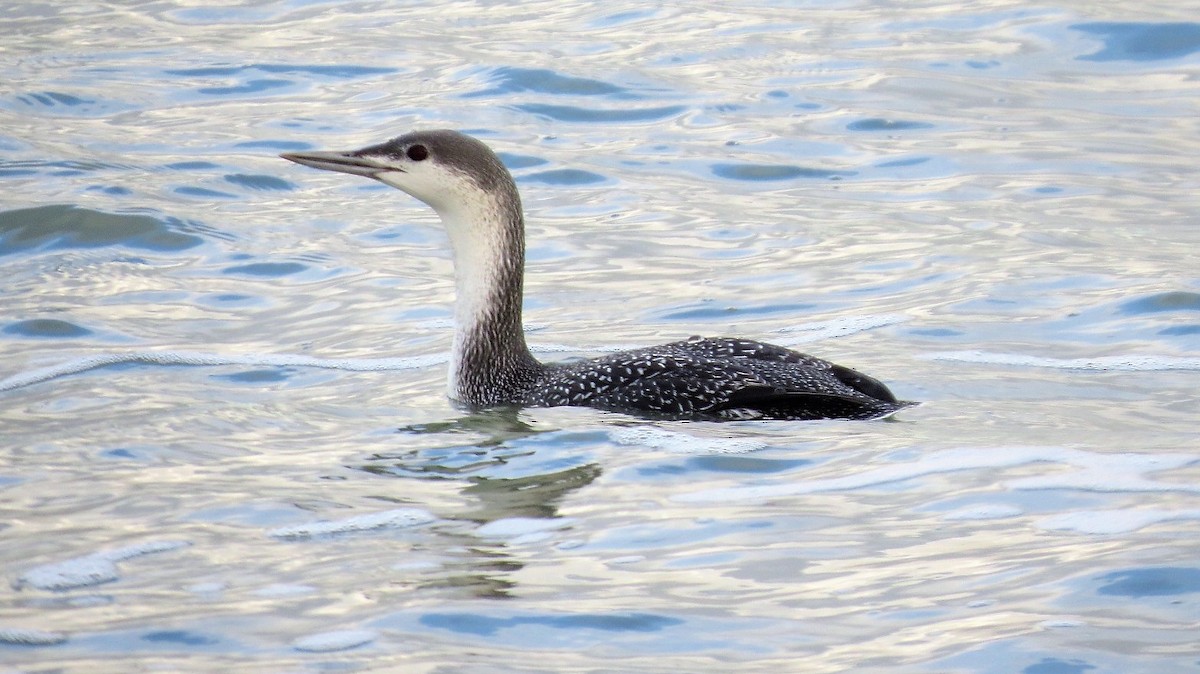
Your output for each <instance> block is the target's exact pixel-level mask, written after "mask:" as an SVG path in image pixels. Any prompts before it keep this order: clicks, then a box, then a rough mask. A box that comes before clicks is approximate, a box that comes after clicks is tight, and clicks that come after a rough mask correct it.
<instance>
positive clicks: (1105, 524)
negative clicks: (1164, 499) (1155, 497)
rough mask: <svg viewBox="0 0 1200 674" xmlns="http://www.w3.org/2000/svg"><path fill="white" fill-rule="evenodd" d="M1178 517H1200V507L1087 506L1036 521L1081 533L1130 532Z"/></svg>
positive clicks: (1061, 529)
mask: <svg viewBox="0 0 1200 674" xmlns="http://www.w3.org/2000/svg"><path fill="white" fill-rule="evenodd" d="M1178 520H1200V510H1196V509H1192V510H1159V509H1157V508H1150V509H1146V510H1085V511H1081V512H1073V513H1064V514H1061V515H1054V516H1053V517H1046V518H1044V519H1042V520H1041V521H1039V522H1038V523H1037V524H1038V526H1039V527H1041V528H1043V529H1050V530H1054V531H1074V532H1076V533H1080V534H1127V533H1130V532H1133V531H1137V530H1138V529H1143V528H1145V527H1148V526H1150V525H1152V524H1161V523H1163V522H1172V521H1178Z"/></svg>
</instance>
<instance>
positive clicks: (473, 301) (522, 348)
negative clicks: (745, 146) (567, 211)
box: [437, 178, 543, 406]
mask: <svg viewBox="0 0 1200 674" xmlns="http://www.w3.org/2000/svg"><path fill="white" fill-rule="evenodd" d="M491 187H492V189H490V190H489V191H488V192H486V193H485V194H484V195H483V197H482V198H481V199H475V200H472V199H464V200H458V201H456V202H455V203H454V204H452V205H449V206H446V207H443V208H439V209H437V210H438V214H439V215H440V216H441V218H442V221H443V223H444V224H445V226H446V231H447V232H448V233H449V236H450V243H451V246H452V247H453V250H454V269H455V289H456V294H457V297H456V300H455V312H454V321H455V329H454V347H453V351H452V355H451V361H450V373H449V384H450V393H451V397H452V398H454V399H456V400H458V401H460V402H464V403H467V404H471V405H479V406H490V405H497V404H501V403H506V402H512V401H513V400H515V399H518V398H519V397H520V396H521V394H522V393H523V392H524V390H526V389H527V388H528V387H529V385H530V384H531V382H532V381H533V380H534V378H535V377H536V376H537V374H538V373H539V372H540V371H541V370H542V368H543V366H542V365H541V364H540V363H538V361H537V360H536V359H535V358H534V357H533V355H532V354H531V353H530V352H529V347H528V346H526V344H525V332H524V330H523V328H522V324H521V305H522V301H523V297H524V289H523V284H524V268H525V219H524V216H523V214H522V209H521V198H520V196H519V195H518V194H517V188H516V185H515V184H513V183H512V180H511V178H509V179H508V180H507V181H502V182H501V183H500V184H496V185H492V186H491Z"/></svg>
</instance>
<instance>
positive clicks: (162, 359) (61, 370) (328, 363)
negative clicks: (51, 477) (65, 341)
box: [0, 351, 448, 393]
mask: <svg viewBox="0 0 1200 674" xmlns="http://www.w3.org/2000/svg"><path fill="white" fill-rule="evenodd" d="M447 360H448V356H446V355H445V354H433V355H429V356H411V357H407V358H338V359H327V358H314V357H312V356H298V355H294V354H247V355H227V354H217V353H200V352H195V351H131V352H128V353H101V354H96V355H93V356H83V357H81V358H75V359H72V360H68V361H66V362H63V363H58V364H57V365H50V366H47V367H42V368H37V369H34V370H29V371H27V372H21V373H19V374H15V375H13V376H11V377H8V378H6V379H2V380H0V393H2V392H4V391H13V390H16V389H19V388H25V387H26V386H32V385H34V384H40V383H42V382H46V381H50V380H52V379H58V378H59V377H66V376H68V375H73V374H79V373H81V372H87V371H89V370H96V369H99V368H102V367H109V366H111V365H123V364H127V363H139V364H142V365H187V366H201V365H207V366H219V365H249V366H266V367H312V368H318V369H323V370H345V371H347V372H382V371H390V370H415V369H420V368H424V367H430V366H432V365H437V364H439V363H444V362H446V361H447Z"/></svg>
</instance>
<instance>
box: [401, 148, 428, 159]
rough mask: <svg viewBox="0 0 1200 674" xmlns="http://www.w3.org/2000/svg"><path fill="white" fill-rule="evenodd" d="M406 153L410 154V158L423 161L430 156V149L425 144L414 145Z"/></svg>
mask: <svg viewBox="0 0 1200 674" xmlns="http://www.w3.org/2000/svg"><path fill="white" fill-rule="evenodd" d="M404 154H406V155H408V158H409V159H411V160H413V161H422V160H424V159H425V158H427V157H428V156H429V149H428V148H426V147H425V146H424V145H414V146H412V147H410V148H408V151H407V152H405V153H404Z"/></svg>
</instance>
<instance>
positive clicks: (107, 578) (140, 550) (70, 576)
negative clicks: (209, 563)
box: [18, 541, 190, 590]
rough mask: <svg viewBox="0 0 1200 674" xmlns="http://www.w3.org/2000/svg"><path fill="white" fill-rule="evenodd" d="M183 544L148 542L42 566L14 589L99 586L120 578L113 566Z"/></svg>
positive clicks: (183, 545)
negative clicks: (26, 586)
mask: <svg viewBox="0 0 1200 674" xmlns="http://www.w3.org/2000/svg"><path fill="white" fill-rule="evenodd" d="M188 545H190V543H188V542H186V541H149V542H146V543H139V544H137V545H130V546H127V547H124V548H117V549H115V550H102V551H100V552H94V553H92V554H90V555H84V556H83V557H75V558H73V559H68V560H65V561H62V562H55V563H53V564H43V565H41V566H37V567H34V568H32V569H30V570H28V571H26V572H25V573H23V574H21V577H20V578H19V579H18V585H30V586H32V587H36V588H38V589H39V590H70V589H73V588H77V587H87V586H89V585H99V584H101V583H108V582H111V581H114V580H117V579H118V578H120V573H119V572H118V570H117V564H116V563H117V562H123V561H125V560H127V559H132V558H134V557H140V556H142V555H149V554H152V553H155V552H166V551H168V550H176V549H178V548H182V547H186V546H188Z"/></svg>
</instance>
